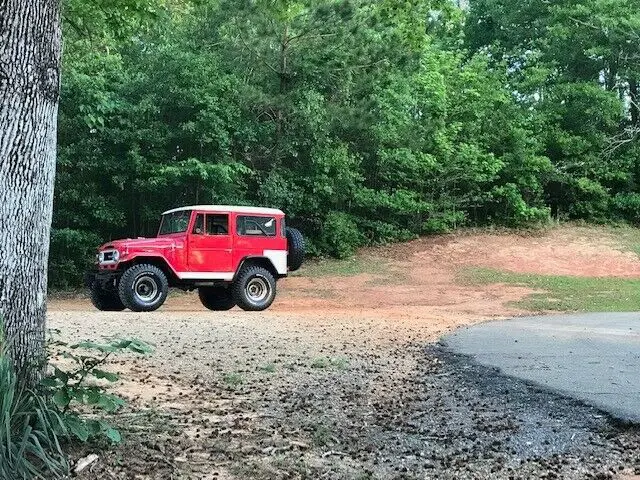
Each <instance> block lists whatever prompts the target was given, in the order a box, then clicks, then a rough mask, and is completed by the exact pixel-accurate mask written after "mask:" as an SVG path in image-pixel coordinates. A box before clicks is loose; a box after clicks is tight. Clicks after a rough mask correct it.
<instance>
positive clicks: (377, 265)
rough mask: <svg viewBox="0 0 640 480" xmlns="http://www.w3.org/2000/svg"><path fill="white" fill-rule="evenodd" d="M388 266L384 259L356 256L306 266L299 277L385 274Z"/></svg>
mask: <svg viewBox="0 0 640 480" xmlns="http://www.w3.org/2000/svg"><path fill="white" fill-rule="evenodd" d="M388 268H389V267H388V264H387V262H386V261H384V260H383V259H382V258H376V257H364V256H356V257H352V258H347V259H344V260H333V259H323V260H318V261H314V262H310V263H308V264H306V265H305V266H304V267H303V268H302V269H301V270H299V272H300V273H299V275H304V276H305V277H353V276H356V275H360V274H363V273H368V274H374V275H375V274H383V273H385V272H387V271H388Z"/></svg>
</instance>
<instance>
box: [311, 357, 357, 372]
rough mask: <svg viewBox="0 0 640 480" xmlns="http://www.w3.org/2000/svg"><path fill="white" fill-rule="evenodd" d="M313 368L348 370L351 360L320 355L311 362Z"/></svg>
mask: <svg viewBox="0 0 640 480" xmlns="http://www.w3.org/2000/svg"><path fill="white" fill-rule="evenodd" d="M311 368H317V369H325V368H326V369H333V370H347V369H348V368H349V361H348V360H347V359H346V358H330V357H320V358H316V359H315V360H314V361H313V362H311Z"/></svg>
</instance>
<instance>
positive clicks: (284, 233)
mask: <svg viewBox="0 0 640 480" xmlns="http://www.w3.org/2000/svg"><path fill="white" fill-rule="evenodd" d="M280 236H281V237H282V238H287V222H285V221H284V218H282V220H280Z"/></svg>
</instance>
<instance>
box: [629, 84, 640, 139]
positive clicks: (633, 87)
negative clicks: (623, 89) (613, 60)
mask: <svg viewBox="0 0 640 480" xmlns="http://www.w3.org/2000/svg"><path fill="white" fill-rule="evenodd" d="M629 99H630V100H631V105H630V107H629V108H630V110H631V124H632V125H633V126H634V127H637V126H638V120H640V112H639V108H638V102H639V101H640V98H638V81H637V80H636V79H635V78H630V79H629Z"/></svg>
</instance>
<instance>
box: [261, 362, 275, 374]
mask: <svg viewBox="0 0 640 480" xmlns="http://www.w3.org/2000/svg"><path fill="white" fill-rule="evenodd" d="M258 370H260V371H261V372H263V373H276V364H275V363H265V364H264V365H261V366H260V367H258Z"/></svg>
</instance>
